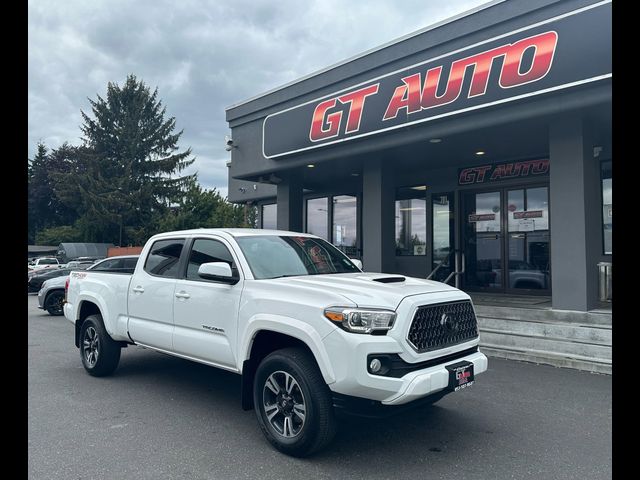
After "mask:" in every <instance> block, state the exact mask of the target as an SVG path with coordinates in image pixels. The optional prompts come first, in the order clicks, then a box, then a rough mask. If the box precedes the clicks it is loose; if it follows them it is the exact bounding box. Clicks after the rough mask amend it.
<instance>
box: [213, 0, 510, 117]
mask: <svg viewBox="0 0 640 480" xmlns="http://www.w3.org/2000/svg"><path fill="white" fill-rule="evenodd" d="M505 1H506V0H491V1H489V2H486V3H483V4H482V5H478V6H477V7H474V8H471V9H469V10H465V11H464V12H461V13H458V14H456V15H453V16H451V17H447V18H445V19H443V20H440V21H439V22H436V23H432V24H431V25H427V26H426V27H424V28H421V29H420V30H416V31H415V32H411V33H408V34H406V35H403V36H402V37H399V38H396V39H394V40H391V41H389V42H387V43H383V44H382V45H379V46H377V47H374V48H370V49H369V50H365V51H364V52H362V53H359V54H356V55H354V56H352V57H349V58H347V59H346V60H341V61H339V62H337V63H334V64H333V65H330V66H328V67H325V68H321V69H320V70H316V71H315V72H312V73H309V74H307V75H304V76H303V77H300V78H297V79H295V80H292V81H290V82H287V83H285V84H283V85H280V86H279V87H275V88H272V89H271V90H267V91H266V92H263V93H260V94H258V95H255V96H253V97H251V98H248V99H246V100H242V101H240V102H238V103H234V104H233V105H230V106H228V107H226V108H225V109H224V111H225V112H227V111H229V110H232V109H234V108H237V107H240V106H242V105H245V104H247V103H250V102H253V101H254V100H258V99H259V98H262V97H266V96H267V95H270V94H272V93H275V92H277V91H279V90H283V89H285V88H288V87H290V86H292V85H295V84H297V83H300V82H303V81H305V80H308V79H309V78H312V77H315V76H318V75H321V74H323V73H325V72H328V71H330V70H333V69H335V68H338V67H340V66H342V65H345V64H347V63H349V62H353V61H354V60H357V59H359V58H362V57H366V56H367V55H371V54H372V53H375V52H378V51H380V50H383V49H385V48H387V47H390V46H392V45H395V44H397V43H401V42H403V41H405V40H408V39H409V38H412V37H416V36H418V35H421V34H423V33H425V32H428V31H429V30H434V29H436V28H438V27H441V26H443V25H446V24H448V23H452V22H455V21H456V20H460V19H461V18H464V17H467V16H469V15H473V14H474V13H477V12H480V11H482V10H485V9H487V8H491V7H493V6H495V5H498V4H499V3H503V2H505Z"/></svg>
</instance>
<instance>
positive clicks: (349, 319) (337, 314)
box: [324, 307, 396, 333]
mask: <svg viewBox="0 0 640 480" xmlns="http://www.w3.org/2000/svg"><path fill="white" fill-rule="evenodd" d="M324 316H325V317H326V318H328V319H329V320H331V321H332V322H334V323H336V324H338V326H339V327H341V328H342V329H344V330H347V331H348V332H354V333H375V332H381V333H382V332H386V331H387V330H389V329H390V328H391V327H393V322H395V320H396V312H393V311H391V310H374V309H361V308H341V307H330V308H326V309H325V311H324Z"/></svg>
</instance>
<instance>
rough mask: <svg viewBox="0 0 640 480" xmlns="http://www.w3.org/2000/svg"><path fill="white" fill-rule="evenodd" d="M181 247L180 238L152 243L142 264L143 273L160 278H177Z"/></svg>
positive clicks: (182, 243)
mask: <svg viewBox="0 0 640 480" xmlns="http://www.w3.org/2000/svg"><path fill="white" fill-rule="evenodd" d="M183 246H184V239H182V238H180V239H172V240H158V241H157V242H154V244H153V245H152V246H151V250H150V252H149V255H148V256H147V260H146V262H145V264H144V271H145V272H147V273H150V274H151V275H157V276H160V277H170V278H175V277H177V276H178V262H179V260H180V254H181V253H182V247H183Z"/></svg>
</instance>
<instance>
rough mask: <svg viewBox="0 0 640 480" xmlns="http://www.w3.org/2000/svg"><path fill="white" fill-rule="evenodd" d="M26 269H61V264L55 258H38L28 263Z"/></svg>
mask: <svg viewBox="0 0 640 480" xmlns="http://www.w3.org/2000/svg"><path fill="white" fill-rule="evenodd" d="M27 268H28V270H29V271H31V270H38V269H42V268H62V264H61V263H60V262H58V259H57V258H55V257H40V258H36V259H35V260H33V261H32V262H29V264H28V265H27Z"/></svg>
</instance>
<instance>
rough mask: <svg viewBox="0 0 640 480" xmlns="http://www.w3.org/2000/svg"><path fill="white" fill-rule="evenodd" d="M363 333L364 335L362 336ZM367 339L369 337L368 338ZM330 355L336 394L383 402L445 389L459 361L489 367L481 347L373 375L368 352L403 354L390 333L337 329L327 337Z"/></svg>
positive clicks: (433, 354) (432, 354)
mask: <svg viewBox="0 0 640 480" xmlns="http://www.w3.org/2000/svg"><path fill="white" fill-rule="evenodd" d="M363 337H364V338H363ZM365 340H366V341H365ZM323 342H324V345H325V348H326V350H327V354H328V357H329V358H331V359H332V366H333V369H334V372H335V378H336V381H335V382H333V383H331V384H330V385H329V388H330V389H331V390H332V391H333V392H334V393H337V394H341V395H347V396H349V397H359V398H364V399H369V400H374V401H378V402H380V403H381V404H382V405H403V404H406V403H409V402H413V401H415V400H419V399H421V398H424V397H427V396H430V395H433V394H436V393H439V392H443V391H444V390H445V389H446V388H447V386H448V382H449V372H448V370H447V369H446V368H445V367H446V366H447V365H450V364H454V363H457V362H460V361H463V360H464V361H469V362H471V363H473V369H474V375H478V374H480V373H483V372H485V371H486V370H487V365H488V361H487V357H486V356H485V355H484V354H483V353H481V352H480V351H476V352H473V353H470V354H468V355H464V356H462V357H458V358H455V359H453V360H449V361H447V360H446V359H443V362H442V363H439V364H437V365H434V366H430V367H427V368H424V369H422V370H416V371H412V372H410V373H407V374H406V375H404V376H402V377H400V378H393V377H386V376H382V375H373V374H371V373H369V372H368V371H367V356H368V355H373V354H394V353H397V354H402V353H403V352H404V350H403V348H402V346H401V345H400V344H399V343H398V341H397V340H396V339H394V338H392V337H389V336H366V337H365V336H364V335H358V334H352V333H347V332H344V331H342V330H339V329H338V330H334V331H333V332H331V333H330V334H329V335H327V336H326V337H325V338H324V340H323ZM477 345H478V339H477V338H476V339H474V340H472V341H470V342H465V343H461V344H459V345H455V346H454V347H449V348H446V349H442V351H439V352H430V354H429V356H430V357H432V358H433V357H435V358H437V356H443V357H444V356H446V355H450V354H452V353H454V352H458V351H463V350H468V349H469V348H472V347H475V346H477Z"/></svg>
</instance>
